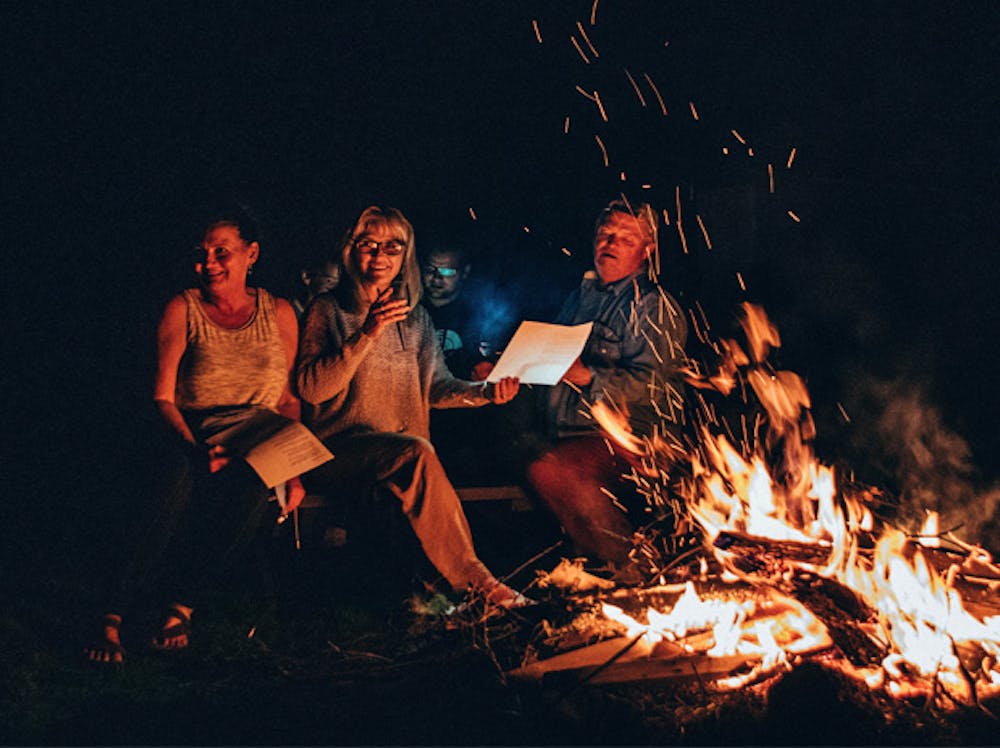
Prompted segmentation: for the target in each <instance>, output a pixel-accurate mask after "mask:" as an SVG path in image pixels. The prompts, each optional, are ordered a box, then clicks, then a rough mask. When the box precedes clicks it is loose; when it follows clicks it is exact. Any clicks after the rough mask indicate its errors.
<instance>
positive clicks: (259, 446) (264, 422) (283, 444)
mask: <svg viewBox="0 0 1000 748" xmlns="http://www.w3.org/2000/svg"><path fill="white" fill-rule="evenodd" d="M208 442H209V443H210V444H221V445H223V446H224V447H225V448H226V449H227V450H228V451H229V452H230V453H232V454H233V455H234V456H236V457H242V458H243V459H244V460H246V461H247V463H248V464H249V465H250V467H252V468H253V469H254V470H255V471H256V472H257V475H259V476H260V479H261V480H262V481H264V485H266V486H267V487H268V488H274V487H275V486H277V485H279V484H282V483H284V482H285V481H288V480H290V479H292V478H294V477H295V476H296V475H302V473H307V472H309V471H310V470H312V469H313V468H314V467H318V466H319V465H322V464H323V463H324V462H327V461H328V460H332V459H333V455H332V454H330V451H329V450H328V449H327V448H326V447H324V446H323V443H322V442H321V441H320V440H319V439H317V438H316V437H315V436H314V435H313V433H312V432H311V431H310V430H309V429H307V428H306V427H305V426H303V425H302V424H301V423H299V422H298V421H293V420H291V419H289V418H285V417H284V416H281V415H278V414H277V413H271V412H269V411H262V412H260V413H258V414H256V415H254V416H253V417H252V418H250V419H248V420H246V421H244V422H243V423H240V424H238V425H236V426H233V427H232V428H230V429H227V430H225V431H223V432H221V433H219V434H216V435H215V436H213V437H212V438H210V439H208Z"/></svg>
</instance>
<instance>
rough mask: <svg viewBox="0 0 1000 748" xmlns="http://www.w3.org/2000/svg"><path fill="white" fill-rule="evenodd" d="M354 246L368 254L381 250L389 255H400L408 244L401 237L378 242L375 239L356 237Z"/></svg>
mask: <svg viewBox="0 0 1000 748" xmlns="http://www.w3.org/2000/svg"><path fill="white" fill-rule="evenodd" d="M354 248H355V249H357V250H358V251H359V252H361V253H362V254H366V255H373V254H375V253H376V252H381V253H382V254H384V255H387V256H389V257H398V256H399V255H401V254H403V250H405V249H406V244H405V243H404V242H401V241H400V240H399V239H388V240H386V241H384V242H377V241H375V240H374V239H355V240H354Z"/></svg>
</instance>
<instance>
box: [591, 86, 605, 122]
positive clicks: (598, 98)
mask: <svg viewBox="0 0 1000 748" xmlns="http://www.w3.org/2000/svg"><path fill="white" fill-rule="evenodd" d="M594 101H595V102H597V110H598V111H599V112H600V113H601V119H603V120H604V121H605V122H607V121H608V113H607V112H606V111H604V103H603V102H602V101H601V95H600V94H599V93H597V91H594Z"/></svg>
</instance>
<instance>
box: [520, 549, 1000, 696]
mask: <svg viewBox="0 0 1000 748" xmlns="http://www.w3.org/2000/svg"><path fill="white" fill-rule="evenodd" d="M715 545H716V547H718V548H723V549H725V551H726V553H727V556H728V558H729V561H730V563H729V564H727V566H728V567H729V568H723V566H722V565H721V564H720V563H719V562H718V561H717V560H715V559H714V557H713V556H712V554H709V553H707V550H706V552H704V553H700V554H698V555H697V556H695V555H690V554H689V560H688V562H687V563H685V564H683V565H676V566H673V567H672V568H670V569H668V570H666V571H664V572H663V573H661V574H659V575H658V578H657V580H656V582H655V584H653V585H651V586H647V587H616V586H615V585H614V583H612V582H610V581H609V580H606V579H603V578H601V577H599V576H596V575H594V574H590V573H588V572H587V571H586V570H585V569H584V561H583V559H577V560H575V561H569V560H566V559H563V561H562V562H561V563H560V564H559V565H558V566H557V567H556V568H555V569H553V570H552V571H551V572H549V573H547V574H542V575H540V578H539V581H538V587H539V590H538V591H537V592H541V593H543V594H545V595H547V597H548V599H547V602H548V603H549V606H550V608H549V609H550V610H552V611H559V613H561V615H559V614H557V615H553V616H551V620H548V619H547V620H545V621H543V622H542V625H541V626H540V628H539V630H538V632H537V634H536V637H535V639H534V641H532V643H531V644H530V646H529V647H528V649H527V652H526V653H525V656H524V659H523V661H522V662H521V664H520V665H519V666H518V667H516V668H514V669H512V670H510V671H509V672H508V675H509V676H510V677H511V678H513V679H515V680H518V681H527V682H536V683H540V684H541V685H542V686H543V687H555V688H561V689H564V688H568V687H571V688H578V687H580V686H607V685H611V684H632V685H641V684H645V685H650V686H658V687H677V688H688V687H691V685H692V684H694V685H696V686H697V688H698V689H699V690H700V691H702V692H703V693H704V694H708V693H714V694H723V693H726V692H731V691H735V690H741V689H747V688H762V689H763V690H764V691H766V690H768V688H769V687H770V685H773V684H774V683H775V682H777V681H779V680H780V679H781V678H782V677H784V676H785V675H786V674H788V673H789V672H792V671H793V670H795V669H797V668H800V667H803V666H805V665H807V664H809V663H812V664H813V665H820V666H822V667H824V668H827V669H829V670H831V671H833V672H835V673H837V674H839V675H842V676H844V677H847V678H853V680H854V681H855V682H856V683H858V684H860V685H862V687H866V688H868V689H869V690H870V691H871V692H872V694H873V695H874V694H876V692H880V693H882V698H884V699H887V702H886V703H888V704H891V703H892V702H893V701H894V700H895V699H905V700H908V702H910V703H912V702H913V701H914V700H916V701H918V702H920V703H923V704H932V703H933V704H934V705H935V706H936V707H937V708H941V709H954V708H956V707H981V706H982V702H983V700H984V699H986V698H992V697H994V696H995V694H996V691H997V689H996V688H995V687H994V685H993V682H992V681H991V680H990V679H989V677H988V675H989V669H990V668H991V667H992V666H993V665H994V664H995V660H993V659H992V656H991V655H990V654H989V652H988V651H987V650H988V649H989V645H988V644H987V645H984V644H978V643H976V642H973V641H962V642H958V641H956V642H955V644H954V651H955V653H956V655H957V657H958V661H959V663H960V666H959V668H958V670H959V672H960V673H961V674H962V678H963V679H964V680H965V685H966V688H965V689H964V691H963V690H962V689H958V688H954V687H951V686H949V685H948V684H946V683H945V682H944V681H941V680H938V679H937V678H927V677H921V676H920V674H919V673H917V672H916V671H915V670H914V669H913V668H912V667H909V666H908V665H907V663H906V662H905V661H902V662H901V664H898V665H896V666H893V665H892V664H891V663H892V662H893V653H892V651H891V648H890V645H889V643H888V642H886V641H885V640H884V639H883V638H882V636H881V634H880V620H879V614H878V612H877V611H875V610H873V609H872V608H871V606H870V605H868V604H867V603H866V601H865V600H864V599H863V598H862V597H861V596H859V595H858V594H857V593H855V592H854V591H853V590H851V589H850V588H848V587H847V586H845V585H843V584H841V583H839V582H837V581H836V580H834V579H831V578H827V577H824V576H822V575H820V574H817V573H816V571H815V569H816V568H817V566H821V565H822V564H823V562H824V561H825V558H824V553H828V549H824V548H822V547H817V546H814V545H812V544H807V543H797V542H793V541H775V540H770V539H766V538H755V537H752V536H749V535H745V534H739V533H735V532H725V533H720V534H719V536H718V537H717V538H716V539H715ZM921 551H922V553H924V554H925V556H926V558H927V559H928V561H929V563H930V564H931V565H932V566H933V567H934V568H935V569H936V570H937V571H938V572H939V573H940V574H941V575H942V576H947V577H948V578H949V580H950V584H951V585H952V586H953V588H954V589H956V590H960V591H961V594H962V596H963V599H964V600H965V601H966V603H965V607H966V609H967V610H969V612H970V613H973V614H974V615H975V616H977V617H979V618H981V619H982V618H987V619H988V618H989V617H990V616H1000V595H998V589H1000V569H998V568H997V567H996V566H995V565H992V564H988V563H984V562H982V561H980V560H978V559H977V558H976V557H975V556H974V555H972V554H968V553H965V554H963V553H958V552H955V551H951V550H944V549H928V548H924V549H921ZM733 571H736V572H737V574H734V573H733ZM727 617H728V618H727ZM720 623H721V624H722V625H720ZM731 624H736V625H735V626H733V625H731ZM727 626H728V628H727ZM737 630H738V631H740V632H743V633H742V634H740V636H742V637H743V638H744V641H743V644H742V645H741V646H738V647H735V648H734V647H729V648H728V649H727V648H726V647H724V646H720V641H719V638H720V637H723V636H727V635H728V636H737V635H738V634H736V633H735V632H736V631H737ZM727 631H728V633H727ZM984 646H985V648H984ZM994 651H995V650H994ZM897 659H898V658H897ZM886 663H889V664H886ZM875 674H879V677H875ZM888 683H892V684H894V686H893V688H892V689H887V688H886V687H885V686H886V685H887V684H888Z"/></svg>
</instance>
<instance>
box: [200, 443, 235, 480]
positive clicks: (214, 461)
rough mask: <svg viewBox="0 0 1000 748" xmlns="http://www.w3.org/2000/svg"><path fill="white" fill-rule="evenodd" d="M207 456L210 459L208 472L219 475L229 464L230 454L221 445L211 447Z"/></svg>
mask: <svg viewBox="0 0 1000 748" xmlns="http://www.w3.org/2000/svg"><path fill="white" fill-rule="evenodd" d="M206 456H207V457H208V472H210V473H217V472H219V471H220V470H222V468H224V467H225V466H226V465H228V464H229V460H230V457H229V453H228V452H226V448H225V447H223V446H222V445H221V444H216V445H215V446H212V447H209V448H208V451H207V452H206Z"/></svg>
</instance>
